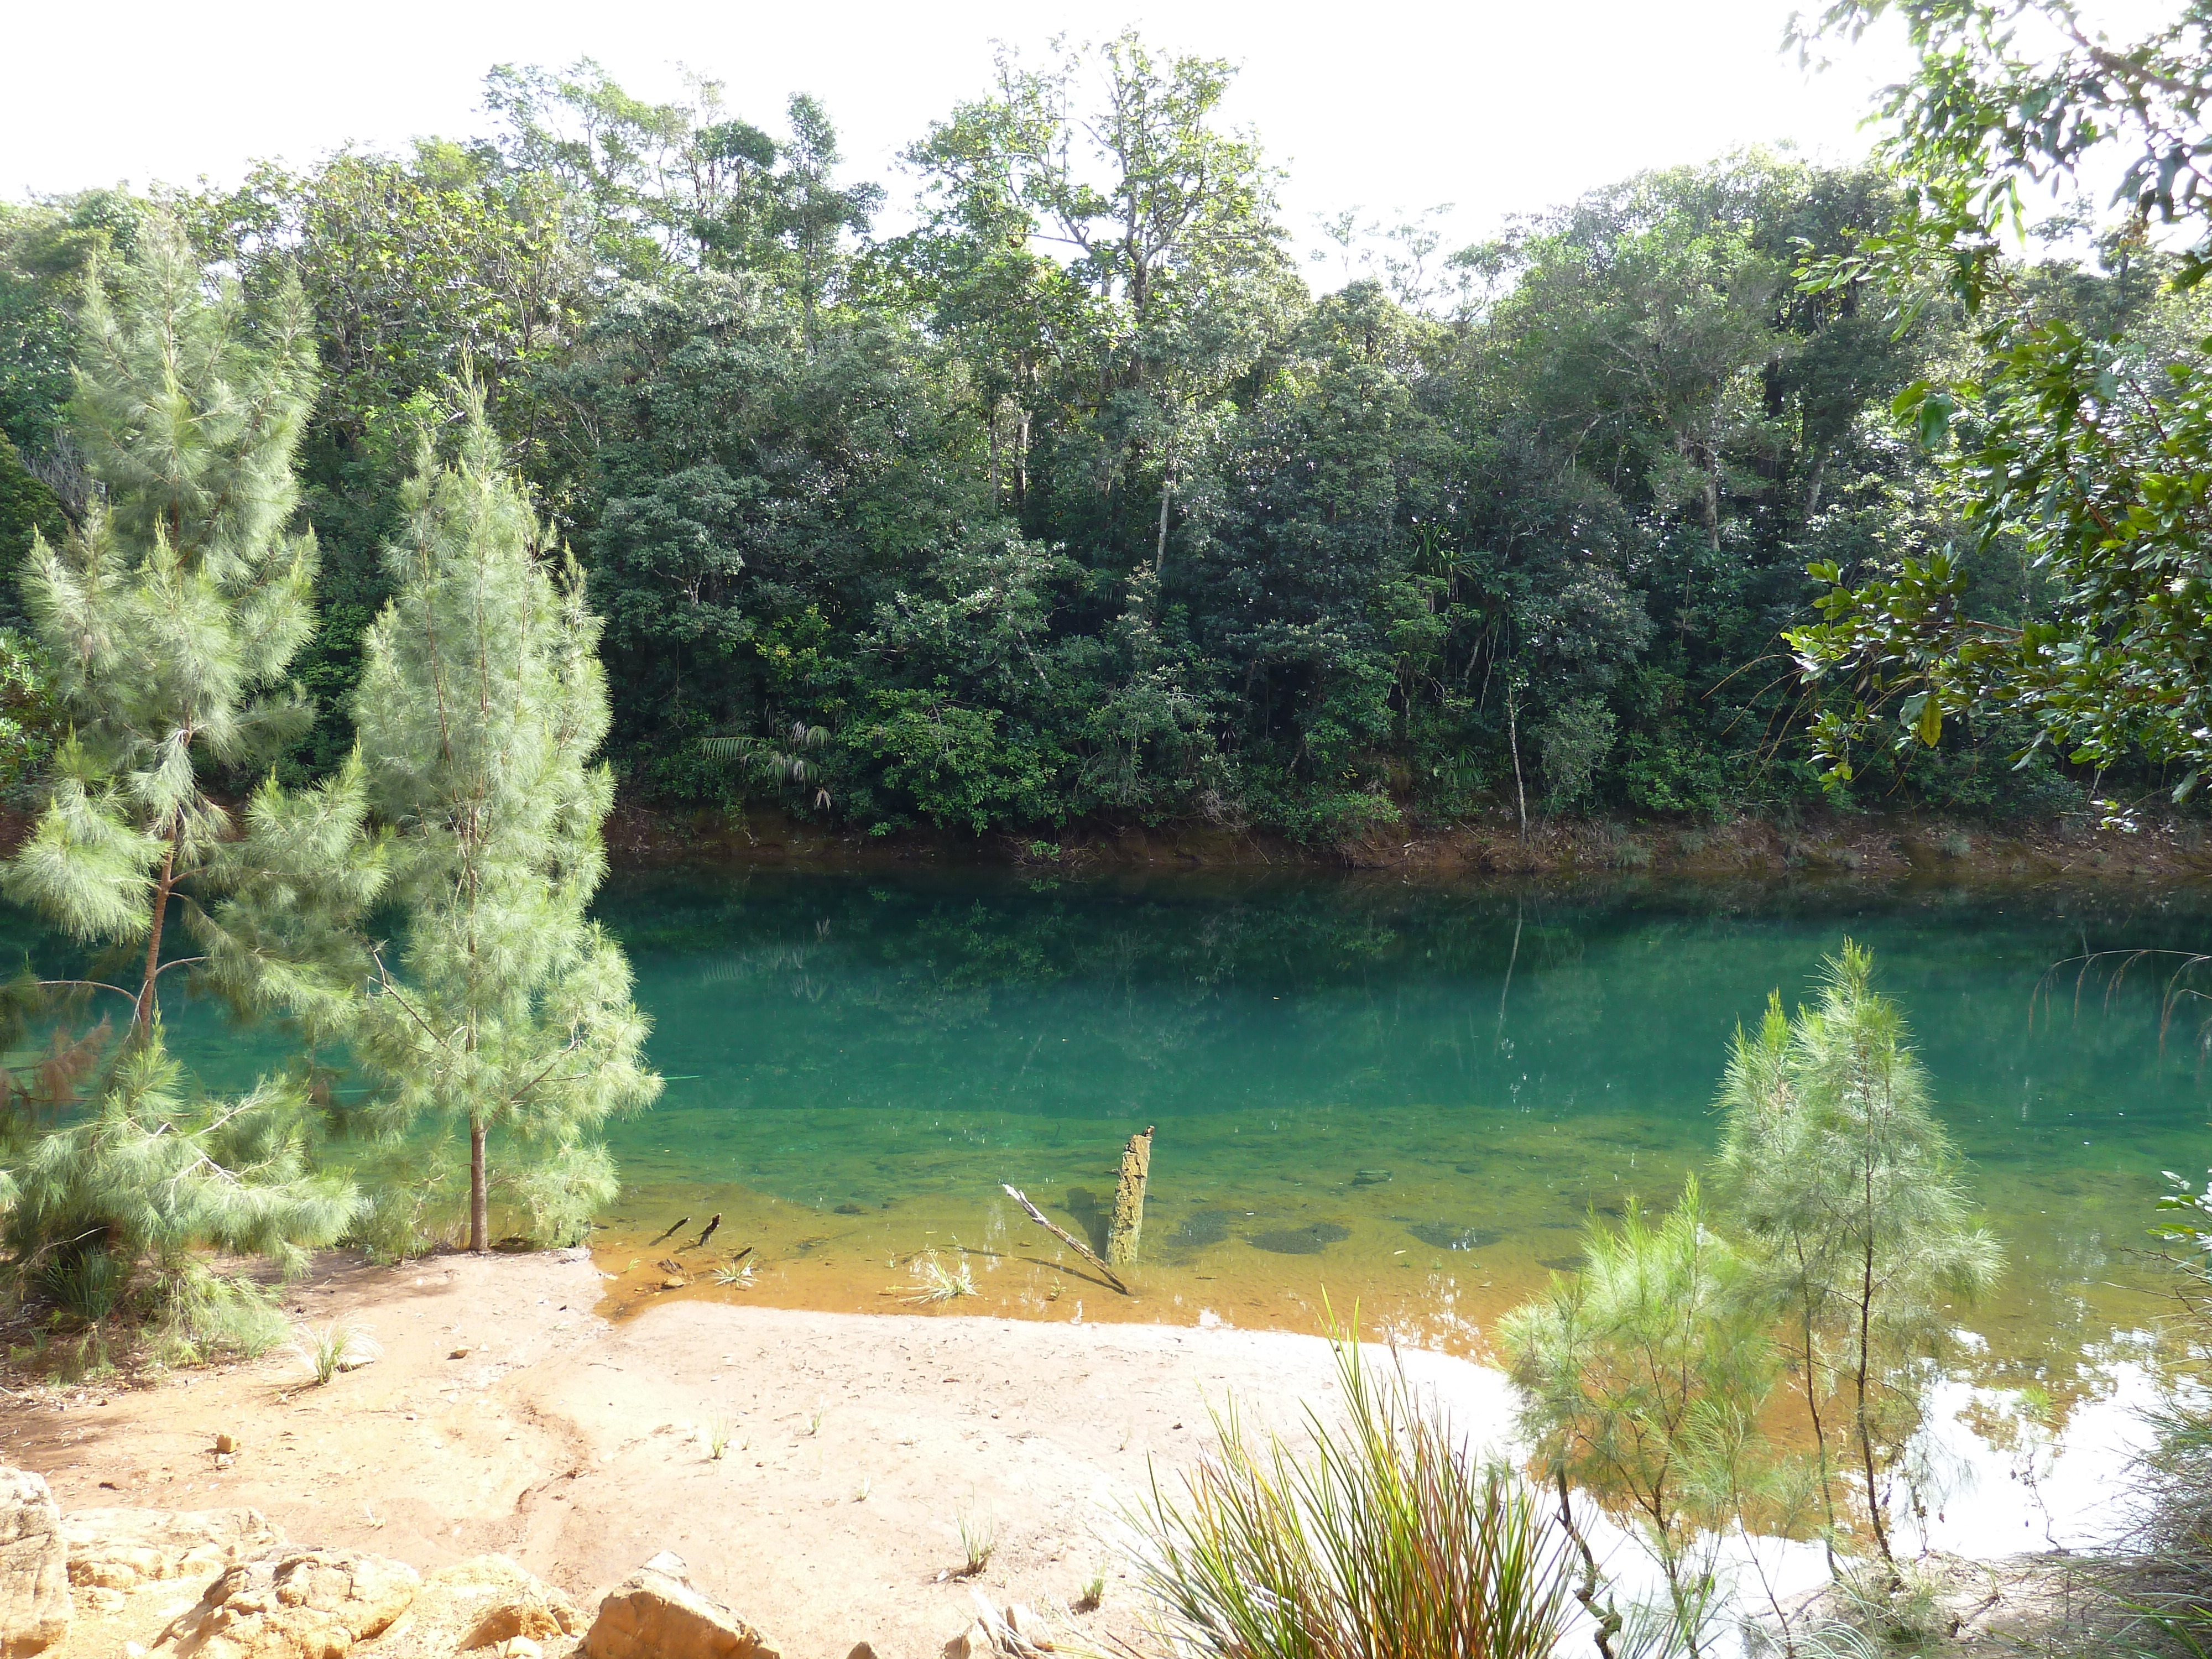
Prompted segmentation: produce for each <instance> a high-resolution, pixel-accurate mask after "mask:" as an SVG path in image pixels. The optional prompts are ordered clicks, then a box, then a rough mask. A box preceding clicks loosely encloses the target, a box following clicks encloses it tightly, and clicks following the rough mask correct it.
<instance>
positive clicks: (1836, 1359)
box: [1719, 939, 2002, 1569]
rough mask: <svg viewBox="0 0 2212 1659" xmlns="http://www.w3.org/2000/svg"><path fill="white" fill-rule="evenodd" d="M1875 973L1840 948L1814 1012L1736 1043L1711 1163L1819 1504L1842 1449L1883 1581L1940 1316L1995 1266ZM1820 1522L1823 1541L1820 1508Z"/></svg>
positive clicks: (1774, 1010) (1965, 1300) (1982, 1286)
mask: <svg viewBox="0 0 2212 1659" xmlns="http://www.w3.org/2000/svg"><path fill="white" fill-rule="evenodd" d="M1873 974H1874V958H1873V956H1872V954H1871V953H1870V952H1869V951H1864V950H1863V949H1861V948H1860V947H1858V946H1857V945H1853V944H1852V943H1851V942H1850V940H1849V939H1846V940H1844V948H1843V951H1842V952H1841V954H1840V955H1838V956H1836V957H1831V958H1830V959H1829V960H1828V962H1827V963H1826V973H1825V975H1824V981H1823V984H1822V988H1821V994H1820V1001H1819V1002H1818V1003H1817V1004H1816V1005H1815V1006H1813V1007H1811V1008H1801V1009H1799V1010H1798V1012H1797V1016H1796V1018H1795V1019H1794V1020H1793V1019H1791V1018H1789V1017H1788V1016H1787V1015H1785V1014H1784V1012H1783V1010H1782V1000H1781V998H1780V997H1779V996H1776V997H1774V998H1773V999H1772V1000H1771V1001H1770V1002H1769V1003H1768V1005H1767V1010H1766V1016H1765V1019H1764V1021H1762V1023H1761V1024H1760V1026H1759V1030H1758V1031H1757V1032H1756V1033H1748V1034H1747V1033H1744V1032H1741V1031H1739V1032H1738V1033H1737V1036H1736V1043H1735V1053H1734V1054H1733V1055H1732V1057H1731V1058H1730V1060H1729V1071H1728V1080H1727V1082H1726V1084H1725V1085H1723V1091H1722V1095H1721V1105H1722V1107H1723V1109H1724V1110H1725V1112H1726V1114H1727V1127H1726V1131H1725V1133H1724V1135H1723V1140H1722V1145H1721V1152H1720V1158H1719V1168H1720V1175H1721V1181H1722V1184H1723V1188H1724V1189H1725V1190H1726V1192H1727V1194H1728V1197H1729V1213H1730V1214H1731V1216H1732V1217H1733V1218H1734V1219H1735V1221H1736V1222H1737V1223H1738V1225H1740V1227H1741V1230H1742V1233H1743V1235H1744V1242H1745V1245H1746V1253H1747V1256H1748V1257H1749V1258H1750V1259H1751V1261H1753V1264H1754V1266H1755V1269H1756V1272H1757V1273H1758V1274H1759V1277H1760V1278H1761V1279H1763V1280H1764V1282H1765V1291H1766V1294H1767V1297H1768V1298H1769V1302H1770V1306H1771V1308H1772V1310H1774V1311H1775V1312H1776V1313H1777V1314H1778V1316H1779V1319H1780V1323H1781V1328H1782V1330H1783V1339H1782V1342H1783V1347H1784V1352H1785V1355H1786V1358H1787V1361H1788V1364H1789V1367H1790V1370H1791V1371H1792V1372H1793V1373H1794V1374H1795V1376H1796V1378H1797V1381H1798V1383H1799V1386H1800V1387H1801V1388H1802V1390H1803V1392H1804V1396H1805V1402H1806V1407H1807V1409H1808V1412H1809V1413H1810V1415H1811V1418H1812V1423H1813V1430H1814V1441H1815V1450H1816V1455H1817V1456H1818V1458H1819V1462H1820V1486H1821V1490H1822V1492H1823V1495H1824V1498H1825V1497H1826V1493H1827V1492H1828V1489H1829V1476H1830V1472H1831V1461H1830V1460H1831V1458H1832V1455H1833V1447H1834V1443H1835V1442H1836V1441H1837V1440H1838V1438H1840V1439H1841V1440H1842V1442H1843V1443H1844V1445H1845V1446H1846V1447H1848V1449H1849V1454H1850V1457H1851V1460H1852V1461H1853V1462H1855V1463H1856V1464H1857V1473H1858V1475H1859V1478H1860V1479H1861V1480H1862V1481H1863V1484H1864V1488H1865V1491H1864V1497H1865V1499H1866V1502H1867V1505H1868V1511H1869V1513H1868V1521H1869V1525H1870V1526H1871V1528H1872V1531H1873V1536H1874V1542H1875V1548H1876V1550H1877V1551H1878V1552H1879V1553H1880V1554H1881V1559H1882V1560H1883V1561H1884V1562H1885V1563H1887V1564H1889V1565H1891V1567H1892V1569H1893V1568H1894V1560H1895V1558H1894V1556H1893V1553H1892V1550H1891V1543H1890V1536H1889V1523H1888V1510H1889V1504H1890V1500H1891V1497H1892V1489H1893V1485H1894V1483H1895V1480H1896V1479H1897V1477H1898V1475H1899V1474H1900V1473H1901V1472H1903V1470H1904V1460H1905V1454H1906V1451H1907V1449H1908V1447H1909V1446H1910V1444H1911V1441H1912V1438H1913V1436H1914V1434H1915V1433H1916V1432H1917V1430H1918V1428H1919V1426H1920V1423H1921V1418H1922V1410H1923V1398H1924V1396H1925V1394H1926V1384H1927V1382H1928V1380H1929V1375H1930V1370H1931V1362H1934V1361H1936V1360H1939V1359H1941V1358H1942V1357H1943V1356H1944V1354H1945V1353H1946V1352H1948V1349H1949V1346H1950V1342H1951V1333H1952V1331H1953V1329H1954V1328H1955V1325H1956V1320H1955V1318H1954V1315H1953V1312H1952V1310H1953V1309H1954V1307H1956V1306H1960V1305H1964V1304H1969V1303H1971V1302H1972V1301H1973V1300H1975V1299H1976V1298H1977V1297H1979V1296H1980V1295H1982V1294H1983V1293H1984V1291H1987V1290H1988V1289H1989V1287H1990V1285H1992V1284H1993V1283H1994V1282H1995V1281H1996V1276H1997V1273H1998V1271H1999V1268H2000V1267H2001V1265H2002V1257H2001V1255H2000V1253H1999V1250H1998V1247H1997V1245H1996V1242H1995V1241H1994V1240H1993V1239H1991V1238H1990V1236H1989V1234H1988V1233H1986V1232H1985V1231H1982V1230H1981V1229H1979V1228H1978V1227H1976V1226H1975V1225H1973V1223H1972V1212H1971V1210H1970V1208H1969V1206H1968V1205H1967V1202H1966V1194H1965V1193H1964V1191H1963V1189H1962V1188H1961V1187H1960V1181H1959V1157H1958V1154H1957V1152H1955V1151H1954V1149H1953V1147H1952V1145H1951V1141H1950V1137H1949V1136H1948V1135H1947V1134H1946V1133H1944V1132H1943V1127H1942V1125H1941V1124H1940V1123H1938V1122H1937V1121H1936V1117H1935V1114H1934V1113H1933V1112H1932V1111H1931V1110H1930V1109H1929V1103H1928V1078H1927V1073H1926V1072H1925V1071H1923V1069H1922V1067H1921V1065H1920V1062H1919V1061H1918V1060H1917V1059H1916V1058H1915V1057H1914V1055H1913V1053H1912V1050H1911V1048H1909V1047H1908V1046H1907V1045H1906V1043H1905V1022H1904V1018H1903V1017H1902V1016H1901V1015H1900V1014H1899V1012H1898V1008H1897V1005H1896V1004H1895V1003H1893V1002H1892V1001H1890V1000H1888V999H1887V998H1886V997H1882V996H1878V995H1876V994H1875V991H1874V989H1873ZM1836 1400H1840V1401H1841V1403H1842V1414H1843V1415H1844V1419H1845V1421H1844V1424H1843V1425H1838V1424H1837V1423H1836V1422H1835V1421H1834V1418H1835V1416H1836V1415H1837V1413H1836V1412H1835V1411H1833V1410H1832V1409H1830V1408H1829V1402H1831V1401H1836ZM1839 1426H1840V1427H1841V1428H1842V1429H1843V1432H1842V1434H1841V1435H1840V1436H1839V1435H1838V1428H1839ZM1828 1518H1829V1532H1830V1535H1831V1538H1832V1537H1833V1535H1834V1533H1835V1529H1836V1522H1835V1512H1834V1506H1833V1504H1832V1501H1830V1502H1829V1504H1828Z"/></svg>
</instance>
